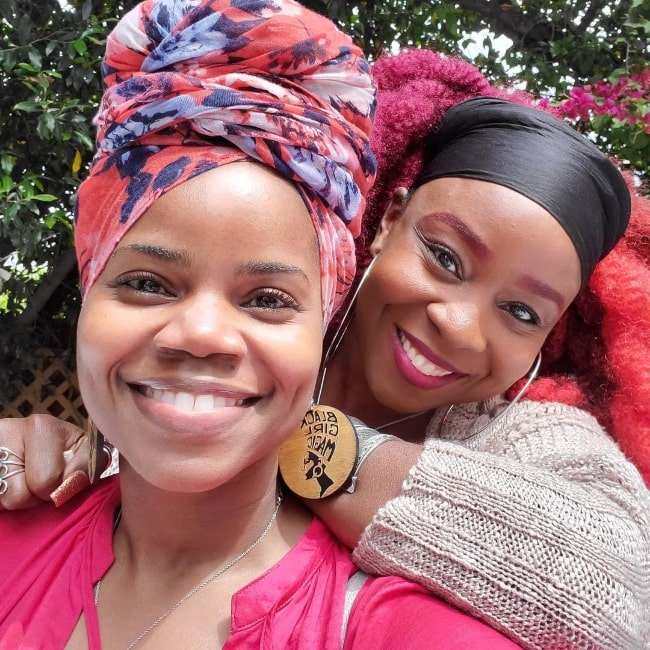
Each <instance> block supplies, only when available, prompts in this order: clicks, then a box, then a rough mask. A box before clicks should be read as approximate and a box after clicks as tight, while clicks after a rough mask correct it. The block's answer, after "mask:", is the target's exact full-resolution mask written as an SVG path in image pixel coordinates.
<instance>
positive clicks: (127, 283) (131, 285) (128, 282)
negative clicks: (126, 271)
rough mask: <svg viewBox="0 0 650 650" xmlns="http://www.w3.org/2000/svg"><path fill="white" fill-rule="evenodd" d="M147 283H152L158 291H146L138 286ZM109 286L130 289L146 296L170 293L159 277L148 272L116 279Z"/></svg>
mask: <svg viewBox="0 0 650 650" xmlns="http://www.w3.org/2000/svg"><path fill="white" fill-rule="evenodd" d="M145 282H150V283H152V284H155V285H156V289H157V291H146V290H145V289H144V288H143V287H142V286H137V285H139V284H143V283H145ZM109 286H110V287H111V288H112V289H128V290H131V291H135V292H137V293H142V294H146V295H162V294H161V291H160V290H162V291H164V292H165V293H168V292H167V291H166V289H165V288H164V287H163V283H162V282H161V281H160V279H159V278H158V277H157V276H155V275H153V274H152V273H146V272H141V273H133V274H131V275H128V276H123V277H119V278H116V279H115V280H114V281H113V282H111V283H110V284H109Z"/></svg>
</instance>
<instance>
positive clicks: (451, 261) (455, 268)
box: [427, 244, 460, 278]
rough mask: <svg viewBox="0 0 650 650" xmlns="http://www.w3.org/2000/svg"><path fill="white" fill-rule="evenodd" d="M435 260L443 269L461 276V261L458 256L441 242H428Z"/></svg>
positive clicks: (458, 276)
mask: <svg viewBox="0 0 650 650" xmlns="http://www.w3.org/2000/svg"><path fill="white" fill-rule="evenodd" d="M427 247H428V248H429V251H430V252H431V256H432V257H433V261H434V262H435V263H436V264H437V265H438V266H439V267H440V268H441V269H442V270H443V271H447V272H448V273H452V274H453V275H455V276H456V277H457V278H460V262H459V261H458V258H457V257H456V256H455V255H454V253H453V252H452V251H450V250H449V249H448V248H446V247H445V246H441V245H440V244H427Z"/></svg>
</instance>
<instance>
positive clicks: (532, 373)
mask: <svg viewBox="0 0 650 650" xmlns="http://www.w3.org/2000/svg"><path fill="white" fill-rule="evenodd" d="M541 365H542V352H541V350H540V351H539V352H538V353H537V356H536V357H535V361H534V362H533V365H532V366H531V368H530V370H529V371H528V373H527V374H526V383H525V384H524V385H523V387H522V388H521V390H520V391H519V392H518V393H517V394H516V395H515V396H514V398H513V399H512V401H511V402H510V404H508V406H506V407H505V408H504V409H503V411H501V412H500V413H499V414H498V415H497V416H496V417H493V418H492V419H491V420H490V421H489V422H488V423H487V424H485V425H483V426H482V427H481V428H480V429H479V430H478V431H473V432H472V433H470V434H469V435H468V436H467V437H465V438H463V440H462V442H465V441H466V440H469V439H470V438H474V437H475V436H478V434H479V433H482V432H483V431H485V430H486V429H487V428H488V427H489V426H491V425H492V424H494V423H495V422H496V421H497V420H499V419H501V418H502V417H503V416H504V415H505V414H506V413H507V412H508V411H509V410H510V409H511V408H512V407H513V406H514V405H515V404H516V403H517V402H518V401H519V400H520V399H521V398H522V397H523V396H524V395H525V393H526V391H527V390H528V389H529V388H530V385H531V384H532V383H533V381H535V378H536V377H537V373H539V368H540V366H541ZM455 407H456V405H455V404H452V405H451V406H450V407H449V408H448V409H447V412H446V413H445V414H444V416H443V417H442V420H441V421H440V426H439V427H438V436H439V437H442V432H443V429H444V426H445V424H446V423H447V420H448V419H449V415H450V414H451V412H452V411H453V410H454V408H455Z"/></svg>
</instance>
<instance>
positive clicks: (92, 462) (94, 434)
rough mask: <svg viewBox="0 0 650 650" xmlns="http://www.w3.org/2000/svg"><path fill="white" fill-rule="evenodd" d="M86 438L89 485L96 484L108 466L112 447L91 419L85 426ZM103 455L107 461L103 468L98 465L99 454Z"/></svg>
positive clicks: (111, 455) (111, 456)
mask: <svg viewBox="0 0 650 650" xmlns="http://www.w3.org/2000/svg"><path fill="white" fill-rule="evenodd" d="M86 436H87V439H88V447H89V454H88V480H89V481H90V483H91V484H93V483H96V482H97V481H98V480H99V478H100V476H101V475H102V473H103V472H104V470H105V469H106V467H108V466H109V465H110V462H111V460H112V458H113V445H111V444H110V442H108V441H107V440H106V439H105V438H104V436H103V435H102V433H101V431H100V430H99V429H98V428H97V425H96V424H95V423H94V422H93V421H92V418H90V417H89V418H88V422H87V424H86ZM100 450H101V453H103V454H105V455H106V457H107V461H108V462H106V463H105V464H104V467H103V468H102V467H100V464H99V463H98V459H99V454H100Z"/></svg>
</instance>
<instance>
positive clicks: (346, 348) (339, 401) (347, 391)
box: [320, 316, 407, 433]
mask: <svg viewBox="0 0 650 650" xmlns="http://www.w3.org/2000/svg"><path fill="white" fill-rule="evenodd" d="M359 337H360V333H359V332H358V331H357V327H356V324H355V319H354V316H353V317H352V320H351V322H350V326H349V328H348V332H347V333H346V335H345V336H344V337H343V340H342V341H341V343H340V345H339V347H338V349H337V350H336V352H335V353H334V354H333V356H332V358H331V359H329V361H328V363H327V367H326V369H327V373H326V378H325V383H324V385H323V392H322V395H321V398H320V403H321V404H328V405H330V406H333V407H335V408H337V409H339V410H341V411H343V412H344V413H345V414H346V415H350V416H354V417H357V418H359V419H360V420H362V421H363V422H365V423H366V424H367V425H368V426H370V427H381V426H382V425H385V424H386V423H388V422H391V421H393V420H397V419H399V418H401V417H403V416H405V415H407V414H405V413H399V412H397V411H394V410H392V409H390V408H387V407H386V406H385V405H384V404H382V403H381V402H379V401H378V400H377V399H376V398H375V397H374V395H373V392H372V390H371V388H370V386H369V384H368V381H367V379H366V375H365V373H364V371H363V368H364V364H363V361H362V358H361V350H360V349H359V346H357V345H356V343H355V342H356V341H359V340H361V338H359ZM390 433H395V431H393V430H392V429H391V430H390Z"/></svg>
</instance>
